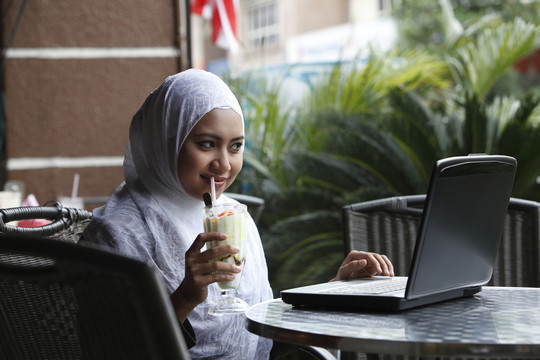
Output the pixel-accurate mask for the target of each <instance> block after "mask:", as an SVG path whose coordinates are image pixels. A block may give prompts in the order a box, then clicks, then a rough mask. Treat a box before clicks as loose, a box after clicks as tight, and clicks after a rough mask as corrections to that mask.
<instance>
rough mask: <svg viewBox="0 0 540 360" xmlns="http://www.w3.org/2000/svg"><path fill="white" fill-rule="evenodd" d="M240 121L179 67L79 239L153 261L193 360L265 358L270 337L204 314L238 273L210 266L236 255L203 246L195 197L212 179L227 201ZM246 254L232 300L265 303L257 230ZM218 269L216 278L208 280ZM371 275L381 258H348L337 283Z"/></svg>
mask: <svg viewBox="0 0 540 360" xmlns="http://www.w3.org/2000/svg"><path fill="white" fill-rule="evenodd" d="M244 140H245V139H244V121H243V115H242V111H241V108H240V105H239V104H238V101H237V100H236V98H235V96H234V95H233V93H232V92H231V91H230V89H229V88H228V87H227V85H226V84H225V83H224V82H223V81H222V80H221V79H219V78H218V77H217V76H215V75H213V74H211V73H208V72H206V71H202V70H194V69H191V70H187V71H184V72H181V73H179V74H176V75H173V76H170V77H168V78H167V79H166V80H165V81H164V82H163V84H161V85H160V86H159V87H158V88H157V89H155V90H154V91H153V92H152V93H150V95H149V96H148V98H147V99H146V101H145V102H144V104H143V105H142V106H141V108H140V109H139V110H138V112H137V113H136V114H135V116H134V117H133V120H132V123H131V127H130V135H129V143H128V145H127V149H126V154H125V160H124V176H125V183H123V184H121V185H120V186H119V187H118V188H117V189H116V190H115V191H114V193H113V194H112V196H111V198H110V199H109V201H108V202H107V204H106V205H105V206H103V207H101V208H99V209H96V210H94V214H93V215H94V220H93V222H92V223H91V224H90V225H89V226H88V228H87V229H86V231H85V233H84V238H85V240H86V241H91V242H95V243H100V244H105V245H108V246H110V247H113V248H115V249H117V250H118V251H120V252H121V253H123V254H126V255H132V256H136V257H139V258H143V259H146V260H150V261H152V262H153V263H154V264H155V266H156V267H157V269H158V270H159V271H160V272H161V274H162V275H163V278H164V280H165V283H166V285H167V288H168V290H169V293H170V294H171V301H172V304H173V307H174V309H175V311H176V315H177V317H178V320H179V321H180V323H181V324H182V326H183V330H184V334H185V336H186V341H187V343H188V346H190V354H191V356H192V357H193V358H194V359H199V358H220V359H229V358H230V359H238V358H245V359H266V358H268V357H269V353H270V350H271V348H272V341H271V340H269V339H265V338H262V337H258V336H256V335H252V334H250V333H249V332H248V331H247V330H246V329H245V323H244V319H243V317H242V316H221V317H218V316H211V315H208V310H209V307H210V306H211V305H212V304H214V303H215V302H217V301H218V299H219V297H220V289H219V287H218V286H217V284H216V282H217V281H230V280H232V279H233V275H231V274H234V273H237V272H239V271H240V269H239V268H238V267H236V266H235V265H233V264H226V263H224V262H212V263H209V260H210V259H211V258H214V257H216V256H219V255H223V254H231V253H236V252H237V251H238V249H236V248H233V247H232V246H230V245H221V246H218V247H216V248H213V249H209V250H205V249H204V244H205V243H206V242H207V241H213V240H224V239H225V236H224V235H223V234H219V233H204V232H203V223H202V218H201V216H202V209H203V207H204V202H203V199H202V196H203V193H205V192H210V178H211V177H214V178H215V180H216V197H217V199H218V200H217V201H218V203H223V202H234V201H233V200H231V199H229V198H227V197H226V196H225V195H222V193H223V192H224V191H225V190H226V189H227V187H228V186H230V184H231V183H232V182H233V181H234V179H235V178H236V176H237V174H238V173H239V172H240V170H241V168H242V161H243V158H242V153H243V148H244ZM248 249H249V250H248V254H247V256H246V259H247V261H246V264H245V268H244V273H243V276H242V280H241V282H240V286H239V288H238V289H237V290H238V293H239V296H240V297H241V298H243V299H244V300H245V301H247V302H248V304H255V303H258V302H261V301H265V300H268V299H271V298H272V291H271V289H270V285H269V282H268V273H267V267H266V260H265V257H264V253H263V248H262V245H261V240H260V236H259V233H258V231H257V228H256V226H255V224H254V222H253V220H252V219H250V221H249V225H248ZM216 271H220V272H224V274H216ZM375 273H383V274H386V275H392V273H393V268H392V265H391V263H390V262H389V261H388V259H387V258H386V257H385V256H381V255H378V254H373V253H364V252H354V253H351V254H349V256H347V258H346V259H345V261H344V262H343V264H342V266H341V267H340V269H339V270H338V273H337V276H336V278H334V279H335V280H337V279H346V278H352V277H358V276H369V275H373V274H375Z"/></svg>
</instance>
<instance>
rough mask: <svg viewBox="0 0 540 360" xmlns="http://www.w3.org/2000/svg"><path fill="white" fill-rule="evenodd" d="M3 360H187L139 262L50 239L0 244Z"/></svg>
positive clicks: (158, 284) (165, 306)
mask: <svg viewBox="0 0 540 360" xmlns="http://www.w3.org/2000/svg"><path fill="white" fill-rule="evenodd" d="M0 338H1V339H2V341H0V358H1V359H59V360H61V359H66V360H68V359H69V360H73V359H96V360H97V359H100V360H103V359H115V360H116V359H130V360H131V359H156V360H157V359H160V360H161V359H189V358H190V357H189V353H188V352H187V348H186V345H185V343H184V339H183V336H182V333H181V330H180V328H179V325H178V322H177V320H176V316H175V314H174V311H173V309H172V306H171V304H170V302H169V299H168V295H167V292H166V290H165V287H164V285H163V283H162V280H161V278H160V277H159V275H158V274H157V271H156V270H155V269H154V268H153V267H152V266H150V265H149V264H147V263H145V262H141V261H138V260H134V259H131V258H127V257H124V256H120V255H117V254H114V253H111V252H108V251H104V250H102V249H98V248H95V247H91V246H86V245H82V244H74V243H71V242H66V241H58V240H54V239H39V238H32V237H28V236H13V235H4V236H2V237H1V238H0Z"/></svg>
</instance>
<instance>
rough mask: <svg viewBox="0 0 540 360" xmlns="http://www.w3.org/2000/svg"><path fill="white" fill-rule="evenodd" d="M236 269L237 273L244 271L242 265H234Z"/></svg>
mask: <svg viewBox="0 0 540 360" xmlns="http://www.w3.org/2000/svg"><path fill="white" fill-rule="evenodd" d="M234 271H236V272H237V273H239V272H241V271H242V268H241V267H240V266H235V267H234Z"/></svg>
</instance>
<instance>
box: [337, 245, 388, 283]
mask: <svg viewBox="0 0 540 360" xmlns="http://www.w3.org/2000/svg"><path fill="white" fill-rule="evenodd" d="M375 274H381V275H385V276H394V266H393V265H392V262H391V261H390V260H389V259H388V258H387V257H386V255H380V254H377V253H372V252H365V251H356V250H352V251H351V252H350V253H349V254H348V255H347V257H346V258H345V260H343V262H342V263H341V265H340V267H339V269H338V272H337V275H336V277H335V278H333V279H332V280H330V281H336V280H350V279H355V278H360V277H367V276H373V275H375Z"/></svg>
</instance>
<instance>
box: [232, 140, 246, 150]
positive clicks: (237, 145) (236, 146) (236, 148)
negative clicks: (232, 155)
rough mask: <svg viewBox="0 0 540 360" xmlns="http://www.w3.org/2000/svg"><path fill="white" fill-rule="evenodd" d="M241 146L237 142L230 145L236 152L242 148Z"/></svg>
mask: <svg viewBox="0 0 540 360" xmlns="http://www.w3.org/2000/svg"><path fill="white" fill-rule="evenodd" d="M242 145H244V144H243V143H241V142H238V143H234V144H232V149H233V150H235V151H238V150H240V149H241V148H242Z"/></svg>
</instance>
